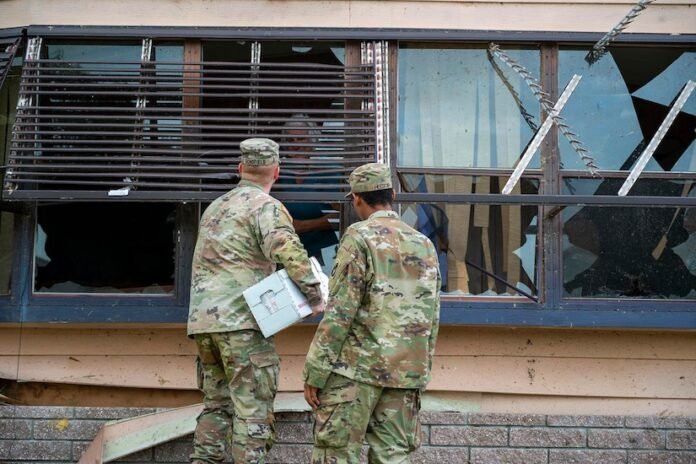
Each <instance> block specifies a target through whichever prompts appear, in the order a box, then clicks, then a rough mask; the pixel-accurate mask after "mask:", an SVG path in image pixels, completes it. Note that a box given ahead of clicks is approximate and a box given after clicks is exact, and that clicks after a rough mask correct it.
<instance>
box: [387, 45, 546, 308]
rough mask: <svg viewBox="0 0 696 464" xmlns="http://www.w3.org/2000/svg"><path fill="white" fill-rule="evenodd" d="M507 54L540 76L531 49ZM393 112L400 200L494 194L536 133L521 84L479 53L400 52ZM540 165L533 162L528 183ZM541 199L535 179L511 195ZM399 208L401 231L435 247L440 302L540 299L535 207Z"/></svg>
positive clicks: (533, 103)
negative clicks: (407, 195) (411, 231)
mask: <svg viewBox="0 0 696 464" xmlns="http://www.w3.org/2000/svg"><path fill="white" fill-rule="evenodd" d="M510 54H511V55H513V56H514V58H515V59H516V60H518V61H519V62H521V63H523V65H524V66H525V67H527V68H528V69H529V70H530V71H531V72H532V74H536V75H538V74H539V66H540V54H539V51H538V50H537V49H534V48H530V47H528V48H521V47H514V46H513V47H511V48H510ZM398 102H399V108H398V109H399V111H398V127H397V132H398V140H399V149H398V155H397V165H398V168H397V171H398V173H399V180H400V188H401V191H403V192H413V193H433V194H441V193H458V194H468V193H471V194H492V193H493V194H494V193H500V191H501V189H502V187H503V186H504V185H505V183H506V181H507V180H508V178H509V175H510V173H511V168H513V167H514V166H515V164H516V163H517V160H518V159H519V157H520V155H521V154H522V152H523V151H524V148H525V147H526V146H527V144H528V143H529V141H530V140H531V138H532V137H533V135H534V132H535V131H536V128H537V127H538V125H539V124H540V123H539V103H538V102H537V100H536V98H535V97H534V95H533V94H532V92H531V91H530V90H529V87H528V86H527V84H526V83H525V82H524V80H523V79H521V78H520V76H519V75H518V74H516V73H515V72H514V71H511V70H509V69H508V68H506V67H505V66H504V65H502V66H501V65H500V64H499V63H498V62H496V60H495V59H493V57H492V55H490V54H489V53H488V51H487V48H486V47H484V46H475V45H474V46H465V45H464V46H456V47H455V46H448V45H422V44H407V45H402V46H401V47H400V49H399V93H398ZM539 160H540V155H539V153H536V154H535V155H534V158H533V159H532V161H531V163H530V171H531V172H532V173H533V172H534V171H535V170H536V172H537V173H538V172H539V171H538V169H539V167H540V161H539ZM492 170H495V171H497V172H499V174H491V171H492ZM424 172H425V173H424ZM479 173H480V174H479ZM537 175H538V174H537ZM538 192H539V179H537V178H534V175H532V176H530V177H527V176H525V177H524V178H523V179H522V180H521V181H519V182H518V184H517V186H516V187H515V189H514V192H513V193H516V194H520V193H528V194H537V193H538ZM400 208H401V215H402V218H403V219H404V221H406V222H407V223H408V224H410V225H411V226H413V227H414V228H415V229H417V230H419V231H421V232H422V233H423V234H425V235H426V236H428V237H429V238H430V239H431V241H432V242H433V243H434V244H435V248H436V250H437V251H438V254H439V258H440V271H441V274H442V277H443V286H442V290H443V292H445V294H446V295H448V296H458V295H462V296H472V295H474V296H516V297H520V296H521V297H524V296H527V297H530V298H532V299H534V298H535V296H536V295H537V294H538V290H537V274H538V269H537V261H538V260H537V256H538V235H537V229H538V217H537V216H538V208H537V207H534V206H519V205H487V204H473V205H471V204H455V203H448V202H446V197H445V202H440V203H437V202H432V203H431V202H423V203H418V204H413V203H409V204H401V205H400Z"/></svg>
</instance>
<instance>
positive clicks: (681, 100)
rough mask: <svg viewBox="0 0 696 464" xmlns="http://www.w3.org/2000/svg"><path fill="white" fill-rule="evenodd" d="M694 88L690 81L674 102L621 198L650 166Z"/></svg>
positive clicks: (623, 187)
mask: <svg viewBox="0 0 696 464" xmlns="http://www.w3.org/2000/svg"><path fill="white" fill-rule="evenodd" d="M694 87H696V82H694V81H688V82H687V83H686V85H685V86H684V88H683V89H682V91H681V93H679V96H678V97H677V99H676V101H675V102H674V105H672V108H670V110H669V113H667V117H666V118H665V119H664V121H662V124H660V127H659V128H658V129H657V131H656V132H655V135H653V137H652V139H651V140H650V143H649V144H648V146H647V147H645V150H643V153H641V155H640V158H638V161H636V164H635V165H634V166H633V169H631V172H630V173H629V174H628V177H627V178H626V181H625V182H624V183H623V185H622V186H621V188H620V189H619V196H621V197H623V196H626V194H627V193H628V191H629V190H631V187H633V184H635V183H636V181H637V180H638V177H639V176H640V174H641V173H642V172H643V169H645V166H646V165H647V164H648V161H650V158H651V157H652V155H653V153H655V150H657V147H658V145H660V142H661V141H662V139H663V138H664V137H665V134H667V131H668V130H669V128H670V126H671V125H672V123H673V122H674V120H675V119H676V118H677V114H679V112H680V111H681V109H682V108H683V107H684V104H685V103H686V101H687V100H688V99H689V96H691V93H692V92H693V90H694Z"/></svg>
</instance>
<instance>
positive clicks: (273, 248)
mask: <svg viewBox="0 0 696 464" xmlns="http://www.w3.org/2000/svg"><path fill="white" fill-rule="evenodd" d="M257 224H258V230H259V235H260V244H261V250H262V251H263V254H264V255H265V256H266V257H267V258H268V259H270V260H271V261H273V262H275V263H280V264H282V265H283V267H284V268H285V270H286V271H287V273H288V276H290V278H291V279H292V280H293V282H295V283H296V284H297V286H298V287H299V289H300V291H301V292H302V293H303V294H304V295H305V296H306V297H307V301H308V302H309V304H310V305H312V306H315V305H317V304H319V303H320V302H321V290H320V289H319V280H318V279H317V278H316V277H314V274H313V273H312V268H311V265H310V263H309V256H308V255H307V250H305V249H304V247H303V246H302V243H301V242H300V238H299V237H298V236H297V234H296V233H295V229H294V228H293V227H292V218H291V217H290V213H288V211H287V210H286V209H285V208H284V207H283V206H282V205H281V204H276V203H273V202H268V203H267V204H266V205H264V206H263V208H261V211H260V214H259V215H258V217H257Z"/></svg>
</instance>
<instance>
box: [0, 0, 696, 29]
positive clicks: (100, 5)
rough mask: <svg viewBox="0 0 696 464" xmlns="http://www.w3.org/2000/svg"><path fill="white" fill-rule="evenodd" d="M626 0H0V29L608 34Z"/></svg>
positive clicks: (670, 4) (668, 16) (656, 14)
mask: <svg viewBox="0 0 696 464" xmlns="http://www.w3.org/2000/svg"><path fill="white" fill-rule="evenodd" d="M634 3H635V2H634V1H632V0H618V1H616V0H615V1H611V2H594V1H591V0H576V1H575V2H565V1H563V0H542V1H532V0H516V1H494V0H478V1H455V0H440V1H408V0H407V1H391V0H386V1H381V0H375V1H361V0H360V1H355V0H344V1H339V0H336V1H320V0H304V1H303V0H295V1H292V0H291V1H272V0H235V1H229V0H209V1H201V0H197V1H186V2H183V1H178V0H151V1H148V2H143V1H139V0H119V1H111V2H96V3H95V2H91V1H89V0H78V1H75V0H0V9H1V10H2V14H0V28H5V27H17V26H26V25H30V24H34V25H82V26H87V25H90V26H91V25H117V26H126V25H128V26H141V25H149V26H218V27H324V28H385V27H386V28H416V29H423V28H425V29H471V30H502V31H504V30H528V31H581V32H606V31H608V30H609V29H610V28H611V27H613V26H614V25H615V24H616V23H617V22H618V21H619V20H620V19H621V18H622V17H623V16H624V15H625V14H626V13H627V12H628V10H630V8H631V6H632V4H634ZM694 24H696V8H694V3H693V2H688V1H685V0H665V1H661V2H658V3H655V4H652V5H650V7H649V8H648V10H647V11H646V12H644V13H643V14H642V15H641V16H640V17H639V18H638V19H637V20H636V21H635V22H634V24H632V25H631V26H630V28H629V29H628V30H627V32H646V33H667V34H679V33H693V32H694V26H693V25H694Z"/></svg>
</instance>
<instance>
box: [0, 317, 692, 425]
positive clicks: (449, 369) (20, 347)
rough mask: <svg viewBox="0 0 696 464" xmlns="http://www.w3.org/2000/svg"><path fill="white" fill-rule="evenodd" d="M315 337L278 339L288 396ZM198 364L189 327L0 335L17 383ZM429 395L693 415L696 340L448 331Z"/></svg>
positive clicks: (167, 384) (3, 365) (482, 403)
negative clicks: (187, 329) (187, 333)
mask: <svg viewBox="0 0 696 464" xmlns="http://www.w3.org/2000/svg"><path fill="white" fill-rule="evenodd" d="M313 331H314V326H310V325H305V326H299V327H293V328H291V329H288V330H286V331H285V332H283V333H281V334H280V335H279V336H278V337H277V347H278V351H279V353H280V354H281V357H282V371H281V379H280V390H281V391H283V392H299V391H301V390H302V383H301V371H302V366H303V362H304V357H305V354H306V352H307V348H308V346H309V343H310V341H311V338H312V335H313ZM194 360H195V345H194V344H193V343H192V342H191V341H190V340H189V339H188V338H187V337H186V334H185V330H184V328H183V326H179V327H172V328H154V327H153V328H151V329H142V328H141V329H132V328H109V329H103V328H68V327H62V328H57V327H44V328H30V327H21V328H20V327H14V328H8V327H5V328H2V329H0V378H6V379H17V380H19V381H20V382H41V383H50V384H69V385H75V386H79V385H82V386H92V387H97V386H101V387H119V388H124V389H135V390H134V393H132V395H131V396H132V397H133V398H136V397H138V395H142V392H140V393H137V392H138V391H139V390H137V389H146V390H152V389H156V390H161V391H180V392H192V391H194V390H195V388H196V386H195V367H194ZM68 390H70V389H69V388H67V387H66V391H68ZM429 392H431V397H432V398H433V401H437V402H439V403H438V404H442V403H443V402H444V403H447V402H450V403H453V404H457V408H458V409H464V410H471V411H481V412H518V413H544V414H580V413H582V414H667V415H674V414H687V415H692V416H696V334H694V333H689V332H640V331H589V330H559V329H555V330H544V329H512V328H473V327H452V326H450V327H443V328H442V331H441V336H440V339H439V341H438V345H437V351H436V358H435V362H434V372H433V380H432V382H431V384H430V385H429ZM52 396H53V397H56V395H55V394H54V395H52ZM58 396H59V395H58ZM122 398H123V400H122V401H123V402H124V403H125V404H128V395H125V396H122ZM191 398H192V396H190V395H182V396H181V402H182V403H183V404H186V403H185V402H186V401H191ZM71 401H72V403H69V404H72V405H75V406H79V405H80V404H79V398H74V399H73V400H71ZM134 401H135V400H134ZM53 402H54V404H55V403H56V401H55V400H54V401H53ZM57 402H58V403H59V400H58V401H57ZM176 403H177V402H176V401H173V402H170V403H167V404H168V405H176ZM36 404H41V403H36ZM125 404H124V405H125ZM137 404H144V405H147V401H141V400H138V401H137ZM152 405H157V403H155V404H152Z"/></svg>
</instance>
